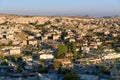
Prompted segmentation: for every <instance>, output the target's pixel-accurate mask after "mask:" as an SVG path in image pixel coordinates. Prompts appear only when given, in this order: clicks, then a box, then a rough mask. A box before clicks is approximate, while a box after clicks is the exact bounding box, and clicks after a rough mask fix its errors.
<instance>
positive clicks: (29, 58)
mask: <svg viewBox="0 0 120 80" xmlns="http://www.w3.org/2000/svg"><path fill="white" fill-rule="evenodd" d="M22 59H23V61H32V60H33V58H32V56H23V57H22Z"/></svg>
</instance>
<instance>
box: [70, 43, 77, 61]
mask: <svg viewBox="0 0 120 80" xmlns="http://www.w3.org/2000/svg"><path fill="white" fill-rule="evenodd" d="M70 49H71V52H72V53H73V57H74V59H76V58H77V52H76V43H75V42H71V46H70Z"/></svg>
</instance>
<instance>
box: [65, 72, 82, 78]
mask: <svg viewBox="0 0 120 80" xmlns="http://www.w3.org/2000/svg"><path fill="white" fill-rule="evenodd" d="M63 80H81V79H80V77H79V76H78V74H77V73H75V72H73V71H70V72H67V73H66V74H65V75H64V77H63Z"/></svg>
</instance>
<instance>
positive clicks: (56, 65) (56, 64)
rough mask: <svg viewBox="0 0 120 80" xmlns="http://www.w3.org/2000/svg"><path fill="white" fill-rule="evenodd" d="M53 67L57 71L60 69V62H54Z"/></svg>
mask: <svg viewBox="0 0 120 80" xmlns="http://www.w3.org/2000/svg"><path fill="white" fill-rule="evenodd" d="M53 66H54V68H55V69H58V68H60V66H61V64H60V63H59V62H54V64H53Z"/></svg>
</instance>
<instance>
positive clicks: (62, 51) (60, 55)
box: [56, 44, 67, 58]
mask: <svg viewBox="0 0 120 80" xmlns="http://www.w3.org/2000/svg"><path fill="white" fill-rule="evenodd" d="M66 53H67V46H66V45H64V44H60V45H58V51H57V54H56V57H57V58H64V57H65V54H66Z"/></svg>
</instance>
